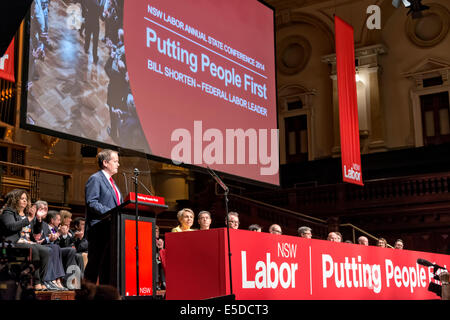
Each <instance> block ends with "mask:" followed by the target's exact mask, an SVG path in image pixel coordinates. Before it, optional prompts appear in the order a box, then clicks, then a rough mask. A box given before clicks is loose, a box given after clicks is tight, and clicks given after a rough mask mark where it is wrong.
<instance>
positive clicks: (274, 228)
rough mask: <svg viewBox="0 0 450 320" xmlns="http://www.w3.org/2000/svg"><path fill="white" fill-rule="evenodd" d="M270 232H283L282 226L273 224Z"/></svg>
mask: <svg viewBox="0 0 450 320" xmlns="http://www.w3.org/2000/svg"><path fill="white" fill-rule="evenodd" d="M269 233H271V234H282V232H281V227H280V226H279V225H278V224H273V225H271V226H270V227H269Z"/></svg>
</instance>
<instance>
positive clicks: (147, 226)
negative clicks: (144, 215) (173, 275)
mask: <svg viewBox="0 0 450 320" xmlns="http://www.w3.org/2000/svg"><path fill="white" fill-rule="evenodd" d="M138 226H139V240H138V241H139V295H140V296H151V295H152V294H153V290H154V288H153V270H152V263H153V260H152V259H153V252H152V250H153V241H152V228H153V226H152V223H151V222H147V221H139V223H138ZM125 295H126V296H135V295H136V221H134V220H125Z"/></svg>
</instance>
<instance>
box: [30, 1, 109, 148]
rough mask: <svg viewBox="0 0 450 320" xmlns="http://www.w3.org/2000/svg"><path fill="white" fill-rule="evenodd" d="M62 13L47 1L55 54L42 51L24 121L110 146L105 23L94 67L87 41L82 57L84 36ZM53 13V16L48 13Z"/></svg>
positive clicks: (59, 3)
mask: <svg viewBox="0 0 450 320" xmlns="http://www.w3.org/2000/svg"><path fill="white" fill-rule="evenodd" d="M72 5H73V4H72ZM77 5H78V6H79V4H77ZM67 11H68V5H67V4H66V3H65V2H64V1H63V0H54V1H50V2H49V12H50V14H49V22H48V24H49V37H50V41H51V43H52V44H53V45H54V49H53V50H49V49H46V50H45V51H46V58H45V60H44V61H40V60H39V61H38V62H37V64H36V72H37V73H38V74H39V79H38V80H35V81H33V83H32V86H31V89H30V93H31V95H32V100H31V101H32V103H29V105H28V113H29V117H30V118H31V119H32V121H34V123H35V124H36V125H38V126H40V127H44V128H53V129H55V130H57V131H62V132H65V133H68V134H73V135H77V136H82V137H89V138H91V139H92V138H94V139H96V140H101V141H104V142H106V143H112V144H114V143H113V140H112V139H111V138H110V137H109V135H108V133H107V130H106V128H107V126H109V123H110V119H109V109H108V106H107V105H106V92H107V86H108V83H109V78H108V76H107V75H106V73H105V71H104V67H103V66H104V65H105V63H106V60H107V59H108V54H109V50H108V49H107V47H106V45H105V43H104V42H102V41H101V40H100V39H102V38H103V37H104V34H105V33H104V29H105V28H104V22H103V21H101V20H100V34H99V41H98V56H99V61H98V63H97V64H94V63H93V57H92V46H93V45H92V41H91V44H90V48H89V52H88V54H86V53H85V52H84V35H80V32H79V31H78V30H76V29H72V28H71V27H70V25H69V24H68V23H67V21H68V14H67ZM54 12H58V14H57V15H56V14H51V13H54ZM30 63H32V62H31V61H30ZM29 80H32V79H29Z"/></svg>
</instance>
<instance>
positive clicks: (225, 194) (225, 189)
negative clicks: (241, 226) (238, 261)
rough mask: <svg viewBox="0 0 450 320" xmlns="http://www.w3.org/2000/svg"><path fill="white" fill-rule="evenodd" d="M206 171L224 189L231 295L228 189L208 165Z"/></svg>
mask: <svg viewBox="0 0 450 320" xmlns="http://www.w3.org/2000/svg"><path fill="white" fill-rule="evenodd" d="M207 168H208V173H209V174H210V175H211V176H212V177H213V179H214V180H215V181H216V182H217V184H218V185H219V186H221V187H222V189H223V190H224V198H225V219H226V224H227V245H228V269H229V273H230V295H231V296H233V278H232V277H231V245H230V224H229V221H228V192H229V191H230V189H228V187H227V186H226V184H225V183H223V181H222V180H221V179H220V178H219V176H218V175H217V174H216V173H215V172H214V171H213V170H212V169H211V168H210V167H209V166H207Z"/></svg>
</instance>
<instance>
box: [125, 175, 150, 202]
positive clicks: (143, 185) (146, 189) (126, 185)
mask: <svg viewBox="0 0 450 320" xmlns="http://www.w3.org/2000/svg"><path fill="white" fill-rule="evenodd" d="M144 172H146V171H144ZM148 172H150V171H148ZM126 173H133V174H134V176H135V177H137V176H139V174H140V173H141V171H139V169H138V168H134V170H133V172H127V171H124V172H122V174H123V177H124V179H125V187H126V190H127V194H128V184H127V177H126ZM133 179H134V178H133ZM136 180H137V179H136ZM137 182H139V184H140V185H141V186H142V187H143V188H144V189H145V191H147V192H148V193H149V194H150V195H151V196H154V194H153V192H151V191H150V190H148V188H147V187H146V186H145V184H143V183H142V182H141V181H140V180H137Z"/></svg>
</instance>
